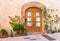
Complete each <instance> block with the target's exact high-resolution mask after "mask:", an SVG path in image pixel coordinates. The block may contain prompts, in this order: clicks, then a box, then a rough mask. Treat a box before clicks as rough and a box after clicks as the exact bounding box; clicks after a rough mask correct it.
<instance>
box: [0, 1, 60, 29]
mask: <svg viewBox="0 0 60 41" xmlns="http://www.w3.org/2000/svg"><path fill="white" fill-rule="evenodd" d="M31 1H37V2H40V3H42V4H44V5H45V6H46V7H47V8H48V9H58V10H59V11H58V12H57V13H56V12H55V13H54V14H58V15H60V5H59V4H60V0H0V24H1V27H0V28H6V29H7V30H9V29H11V27H10V25H9V18H8V16H12V17H14V16H15V15H18V16H21V8H22V6H23V5H24V4H25V3H28V2H31Z"/></svg>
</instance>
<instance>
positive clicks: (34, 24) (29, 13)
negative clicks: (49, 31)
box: [25, 7, 42, 32]
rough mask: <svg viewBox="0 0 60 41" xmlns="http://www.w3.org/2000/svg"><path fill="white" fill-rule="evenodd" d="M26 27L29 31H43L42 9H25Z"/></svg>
mask: <svg viewBox="0 0 60 41" xmlns="http://www.w3.org/2000/svg"><path fill="white" fill-rule="evenodd" d="M25 29H26V31H27V32H41V31H42V10H41V9H39V8H37V7H30V8H28V9H27V10H26V11H25Z"/></svg>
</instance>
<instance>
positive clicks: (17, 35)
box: [15, 34, 23, 37]
mask: <svg viewBox="0 0 60 41" xmlns="http://www.w3.org/2000/svg"><path fill="white" fill-rule="evenodd" d="M15 36H16V37H19V36H23V34H15Z"/></svg>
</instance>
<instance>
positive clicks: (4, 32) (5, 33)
mask: <svg viewBox="0 0 60 41" xmlns="http://www.w3.org/2000/svg"><path fill="white" fill-rule="evenodd" d="M0 32H1V33H2V34H3V35H8V32H7V31H6V30H5V29H1V31H0Z"/></svg>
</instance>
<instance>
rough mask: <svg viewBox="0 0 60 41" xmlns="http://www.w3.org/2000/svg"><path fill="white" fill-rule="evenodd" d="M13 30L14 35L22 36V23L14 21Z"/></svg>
mask: <svg viewBox="0 0 60 41" xmlns="http://www.w3.org/2000/svg"><path fill="white" fill-rule="evenodd" d="M13 30H14V31H15V36H23V34H24V25H23V24H20V23H15V24H14V27H13Z"/></svg>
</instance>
